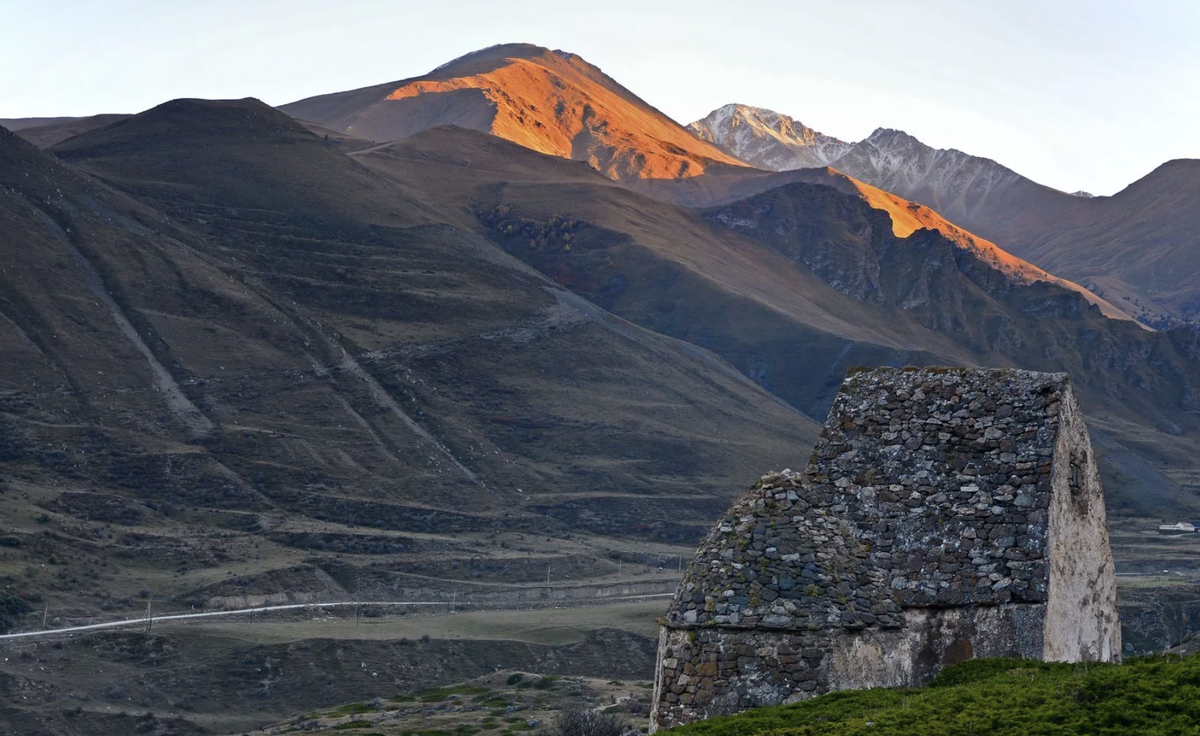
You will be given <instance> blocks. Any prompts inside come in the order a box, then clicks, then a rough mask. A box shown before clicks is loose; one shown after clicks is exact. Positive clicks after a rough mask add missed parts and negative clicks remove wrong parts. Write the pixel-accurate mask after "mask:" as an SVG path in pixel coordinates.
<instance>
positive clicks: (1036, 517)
mask: <svg viewBox="0 0 1200 736" xmlns="http://www.w3.org/2000/svg"><path fill="white" fill-rule="evenodd" d="M1066 390H1068V379H1067V376H1066V374H1061V373H1054V374H1051V373H1034V372H1029V371H1017V370H984V369H945V368H925V369H909V368H906V369H877V370H873V371H865V372H861V373H857V374H854V375H851V376H849V377H847V379H846V381H845V382H844V383H843V385H842V388H841V391H840V393H839V394H838V397H837V399H836V400H835V402H834V405H833V408H832V409H831V411H830V414H829V419H828V420H827V421H826V424H825V429H824V431H823V432H822V435H821V437H820V439H819V440H818V441H817V445H816V447H815V449H814V451H813V454H812V457H811V458H810V460H809V464H808V466H807V468H806V469H805V470H804V472H803V474H800V473H794V472H791V471H783V472H782V473H777V474H770V475H766V476H763V478H762V479H761V480H760V481H759V483H758V484H757V485H755V487H754V489H752V490H751V491H750V492H749V493H747V494H746V495H744V496H743V497H742V498H740V499H739V500H738V501H737V503H736V504H735V505H734V506H733V508H732V509H730V511H729V512H728V513H727V514H726V515H725V516H724V517H723V518H722V520H721V521H720V522H719V523H718V524H717V526H716V527H714V528H713V530H712V531H711V532H710V533H709V535H708V537H707V538H706V539H705V541H704V543H703V544H702V545H701V547H700V549H699V551H698V552H697V554H696V557H695V559H694V560H693V562H692V563H691V565H690V566H689V568H688V572H687V574H686V576H685V577H684V580H683V582H682V584H681V585H680V587H679V590H678V592H677V593H676V597H675V599H674V601H673V602H672V605H671V608H670V610H669V611H668V615H667V626H668V627H676V628H686V627H693V626H721V627H734V628H743V627H744V628H768V629H789V630H811V631H815V630H819V629H826V628H844V629H852V630H853V629H861V628H865V627H867V626H877V627H880V628H891V627H897V626H901V625H902V621H901V617H900V611H901V609H902V608H906V607H956V606H967V605H998V604H1003V603H1010V602H1012V603H1019V602H1028V603H1036V602H1044V601H1045V600H1046V598H1047V592H1048V591H1047V589H1048V580H1049V571H1048V569H1047V561H1046V557H1047V545H1048V510H1047V509H1048V503H1049V498H1050V484H1051V467H1052V461H1053V458H1054V453H1055V442H1056V440H1057V437H1058V425H1059V406H1058V404H1059V402H1060V399H1061V398H1062V396H1063V393H1064V391H1066ZM1071 462H1072V463H1074V460H1071ZM1081 462H1082V461H1081Z"/></svg>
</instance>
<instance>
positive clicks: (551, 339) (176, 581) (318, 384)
mask: <svg viewBox="0 0 1200 736" xmlns="http://www.w3.org/2000/svg"><path fill="white" fill-rule="evenodd" d="M183 108H189V109H190V110H191V113H188V114H184V113H183V110H182V109H183ZM164 112H165V113H166V114H164ZM192 114H194V118H192V119H193V120H194V124H189V123H188V120H189V118H190V117H191V115H192ZM239 119H241V120H242V121H244V122H243V123H242V124H240V125H239V124H237V120H239ZM205 131H207V134H206V133H205ZM88 136H89V137H90V140H85V139H82V138H81V139H78V140H76V141H74V142H72V145H71V146H70V148H69V149H64V150H63V154H64V156H69V157H70V158H71V159H72V160H74V161H75V162H77V164H78V165H79V166H80V167H81V169H86V170H87V171H88V172H90V175H85V174H82V173H80V172H79V170H76V169H73V168H71V167H68V166H65V165H64V164H62V163H61V162H59V161H56V160H54V159H52V158H50V157H48V156H46V155H45V154H43V153H41V152H39V151H38V150H36V149H35V148H33V147H32V146H30V145H29V144H27V143H25V142H23V141H21V140H19V139H17V138H16V137H15V136H13V135H11V134H9V133H8V132H7V131H0V187H2V188H0V224H2V225H3V227H2V228H0V253H2V255H3V259H4V262H5V269H4V273H3V274H0V350H2V351H3V353H4V354H5V355H8V356H13V357H14V360H6V361H0V470H2V472H3V478H4V480H5V481H6V482H7V484H8V485H7V488H9V489H12V488H17V489H20V491H21V492H22V494H24V495H22V496H20V497H14V496H12V495H8V496H6V503H7V502H8V501H11V502H12V503H8V504H7V506H6V507H5V509H4V511H3V515H4V521H5V524H6V528H7V529H11V530H13V533H14V534H17V535H19V538H20V540H21V542H20V545H19V549H16V550H15V551H13V552H6V555H7V557H6V558H5V559H6V560H8V561H9V562H12V565H9V564H8V563H7V562H6V563H5V566H4V567H2V568H0V579H3V580H4V582H5V584H12V585H18V586H20V588H21V589H22V590H30V591H35V592H37V593H38V594H40V595H43V596H45V597H47V598H49V599H51V600H53V601H54V605H53V607H54V608H56V609H57V610H78V612H80V613H87V612H91V611H94V610H95V608H96V606H97V605H98V600H99V598H98V596H109V595H114V596H124V595H130V594H131V592H133V591H136V588H133V589H132V591H131V588H130V586H139V585H140V586H142V587H146V588H150V589H152V590H153V591H154V595H155V599H156V600H159V599H162V600H168V601H173V602H174V605H177V606H178V605H183V606H186V604H188V603H192V604H195V605H197V606H201V607H203V606H204V605H206V604H209V605H216V604H220V603H221V602H223V601H227V600H230V599H233V598H235V597H237V596H244V595H256V596H282V597H283V599H285V600H287V599H288V598H289V596H291V597H298V598H293V599H298V600H307V599H312V598H316V599H318V600H319V599H322V598H324V599H329V598H348V597H352V596H356V595H363V596H366V597H372V596H374V597H388V598H396V597H399V598H401V599H403V598H404V597H405V596H416V595H437V594H440V592H441V591H442V590H456V589H458V588H456V587H454V586H456V585H457V586H461V585H473V584H475V583H473V582H471V581H469V580H468V581H463V582H456V580H455V579H456V578H457V577H459V576H460V575H462V576H465V577H467V578H470V577H471V576H470V575H469V574H468V573H467V572H466V570H470V569H475V565H476V564H477V561H478V560H484V559H486V560H490V562H489V564H488V568H487V569H488V571H489V572H488V575H489V576H491V579H493V580H495V579H499V580H505V581H507V580H517V581H518V582H520V581H524V580H525V576H526V575H527V572H528V571H527V570H526V568H527V567H532V568H534V569H535V572H534V573H533V579H541V577H542V576H544V574H545V563H546V562H547V561H553V562H554V564H555V565H556V568H555V569H556V577H557V576H560V575H567V574H573V575H575V576H578V577H579V578H586V577H588V576H589V575H591V574H592V573H590V572H588V570H593V571H594V570H595V569H596V568H597V566H599V568H600V569H602V570H606V569H607V568H606V567H605V565H606V564H607V563H605V562H603V561H602V560H603V559H604V558H605V557H606V556H607V555H608V554H609V550H610V549H611V548H612V547H613V546H614V545H616V546H620V545H622V544H625V542H622V541H620V540H621V539H626V538H634V539H639V540H643V543H644V542H649V541H651V540H654V541H657V542H660V543H662V542H670V541H673V540H687V541H688V542H689V543H690V540H692V539H694V538H695V536H696V535H698V534H699V533H700V532H701V531H702V530H703V528H704V527H705V526H706V525H707V524H709V523H710V521H711V518H712V517H713V516H714V515H715V514H716V513H718V512H719V510H720V508H721V507H722V506H723V505H724V504H727V503H728V497H729V490H728V489H730V488H736V487H737V483H738V482H742V481H738V480H737V479H739V478H740V479H743V481H744V478H746V477H753V476H754V475H756V474H757V473H758V472H759V468H760V466H761V465H762V464H763V463H764V462H771V463H776V464H789V463H793V462H794V460H789V458H796V457H800V456H801V455H802V453H803V452H805V449H804V448H806V447H807V446H808V445H809V444H810V443H811V440H812V437H813V436H814V431H815V425H814V424H813V423H812V422H811V421H810V420H807V419H805V418H804V417H803V416H801V415H800V414H799V413H798V412H796V411H794V410H792V409H790V408H789V407H787V406H785V405H784V404H782V403H781V402H779V401H778V400H776V399H774V398H773V397H771V396H769V395H768V394H766V393H765V392H764V391H762V390H761V389H759V388H757V387H756V386H754V385H753V384H752V383H751V382H750V381H749V380H747V379H746V378H744V377H742V376H741V375H740V374H739V373H738V372H737V371H735V370H733V369H732V368H731V367H730V366H729V365H728V364H726V363H724V362H722V361H721V360H720V359H718V358H716V357H715V356H714V355H712V354H711V353H708V352H706V351H703V350H699V349H696V348H695V347H693V346H689V345H684V344H681V343H679V342H677V341H674V340H671V339H668V338H664V337H661V336H658V335H654V334H652V333H649V332H647V331H645V330H643V329H640V328H638V327H635V326H633V325H631V324H629V323H627V322H624V321H623V320H620V319H617V318H615V317H613V316H612V315H610V314H607V313H605V312H603V311H602V310H600V309H598V308H597V307H595V306H594V305H592V304H589V303H588V302H586V301H584V300H582V299H579V298H578V297H576V296H575V295H574V294H571V293H570V292H567V291H565V290H563V289H561V288H558V287H557V286H556V285H554V284H553V283H552V282H551V281H549V280H547V279H545V278H543V277H542V276H540V275H539V274H537V273H536V272H534V271H532V270H531V269H529V268H527V267H526V266H524V265H523V264H521V263H520V262H519V261H517V260H515V259H512V258H510V257H509V256H507V255H505V254H504V253H502V252H501V251H499V250H498V249H496V248H495V246H493V245H492V244H490V243H488V242H487V241H485V240H482V239H481V238H479V237H477V236H475V235H473V234H471V233H469V232H464V231H462V230H460V229H457V228H455V227H453V226H451V225H447V224H438V223H437V222H436V219H437V218H436V216H435V215H432V214H431V212H432V211H430V210H427V209H426V208H424V207H423V206H419V205H415V204H412V202H411V200H409V199H407V198H406V197H405V195H404V193H403V192H402V191H401V190H399V189H398V188H396V187H394V186H393V185H391V184H389V183H388V182H387V181H385V180H383V179H382V178H381V177H379V176H378V175H377V174H374V173H372V172H371V171H369V170H367V169H365V168H364V167H362V166H361V165H359V164H357V163H355V162H353V161H351V160H349V159H346V158H345V157H344V156H341V154H338V153H336V151H334V150H333V149H332V148H330V147H329V146H327V145H326V144H325V143H323V142H322V141H321V140H320V139H317V138H314V137H313V136H311V135H310V134H308V133H307V132H305V131H303V130H302V129H299V130H297V129H296V126H295V125H294V124H293V123H292V121H290V120H289V119H287V118H286V117H284V116H282V115H280V114H279V113H277V112H275V111H273V110H271V109H270V108H267V107H266V106H263V105H261V104H259V103H252V102H238V103H197V102H187V103H181V104H179V105H175V106H169V107H167V109H166V110H165V111H164V110H163V109H161V108H160V109H157V110H156V111H151V112H149V113H146V114H145V115H144V116H138V117H135V118H132V119H131V120H129V121H126V122H125V123H122V124H120V129H119V130H118V129H116V128H112V129H106V130H104V131H95V132H93V133H91V134H88ZM138 141H142V142H143V143H142V145H141V146H139V145H138ZM239 172H240V173H242V174H243V175H244V179H243V180H242V184H241V185H240V186H239V185H238V178H237V174H238V173H239ZM273 181H278V182H282V183H281V184H279V187H278V188H277V189H276V188H274V185H272V184H271V182H273ZM114 187H117V188H120V189H123V190H124V192H120V191H115V190H114ZM306 190H310V191H309V192H308V193H305V192H306ZM131 193H132V194H135V195H136V200H135V199H134V198H131V197H130V196H129V194H131ZM293 195H295V196H293ZM343 203H345V204H344V206H343ZM374 207H379V208H380V209H378V210H376V209H372V208H374ZM426 222H428V223H429V224H425V223H426ZM772 458H774V459H772ZM39 515H41V516H44V517H45V518H46V522H45V524H38V523H35V522H34V521H32V519H34V518H35V517H37V516H39ZM106 520H107V521H106ZM114 523H115V524H118V525H119V526H121V528H123V529H124V531H123V532H122V533H121V534H120V535H116V539H115V540H112V541H110V539H112V538H111V537H110V536H108V535H107V534H105V533H103V530H104V529H106V524H114ZM522 533H532V534H533V535H534V536H533V537H531V541H530V542H528V543H523V544H522V545H521V547H522V551H521V552H520V553H516V552H513V553H511V554H510V553H509V552H508V551H506V547H505V546H502V543H503V544H504V545H507V544H508V543H509V542H508V541H505V540H509V541H512V540H515V539H516V535H517V534H522ZM567 534H570V535H572V537H573V540H572V541H570V542H566V541H564V540H562V539H561V537H562V536H564V535H567ZM506 535H511V539H510V537H509V536H506ZM217 539H220V540H221V541H220V542H219V543H217V542H216V541H214V540H217ZM114 545H116V546H114ZM128 549H136V550H138V551H139V553H140V554H139V555H137V556H136V557H129V556H128V555H126V556H122V555H123V554H125V553H122V552H121V550H128ZM531 554H533V555H534V556H533V557H532V558H531V557H530V555H531ZM31 555H34V556H39V555H40V557H39V559H44V558H45V557H46V556H47V555H58V556H59V557H60V558H61V559H64V560H71V562H70V565H71V567H69V568H68V569H69V570H70V572H69V573H64V575H63V576H56V574H54V572H55V571H50V570H42V569H39V568H36V567H29V568H28V569H26V568H25V567H24V562H25V561H28V560H31V559H34V558H33V557H31ZM531 559H532V560H534V561H533V562H531ZM171 560H175V562H171ZM101 563H103V564H101ZM63 564H67V563H65V562H64V563H63ZM460 564H462V565H463V566H464V568H463V570H464V572H462V573H458V572H456V570H458V569H459V565H460ZM231 566H235V567H236V569H237V570H239V576H240V578H239V580H240V582H234V581H233V579H232V577H231V572H232V570H233V569H234V567H231ZM23 570H24V571H25V572H22V571H23ZM181 570H182V571H181ZM413 570H418V571H420V572H419V575H415V576H414V575H411V574H409V573H410V572H411V571H413ZM88 571H90V572H88ZM183 572H187V573H188V574H187V575H186V576H184V575H183ZM445 578H450V580H449V581H446V580H444V579H445ZM514 595H515V594H514ZM134 607H136V604H135V606H134ZM142 608H144V605H143V606H142Z"/></svg>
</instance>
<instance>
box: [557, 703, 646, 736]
mask: <svg viewBox="0 0 1200 736" xmlns="http://www.w3.org/2000/svg"><path fill="white" fill-rule="evenodd" d="M627 731H629V721H628V720H627V719H626V718H625V716H624V715H622V714H620V713H614V712H612V711H594V710H591V709H588V708H584V707H580V706H571V707H569V708H567V709H566V710H563V711H560V712H559V713H558V715H557V716H555V717H554V721H553V722H552V723H551V724H550V736H621V735H622V734H624V733H625V732H627Z"/></svg>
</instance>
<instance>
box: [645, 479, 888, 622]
mask: <svg viewBox="0 0 1200 736" xmlns="http://www.w3.org/2000/svg"><path fill="white" fill-rule="evenodd" d="M818 495H819V491H817V490H815V489H813V488H805V486H804V484H803V482H802V476H801V475H800V474H799V473H794V472H792V471H791V470H784V471H783V472H781V473H771V474H768V475H764V476H763V477H762V478H761V479H760V480H759V481H758V483H757V484H756V485H755V486H754V488H753V490H751V491H750V492H749V493H747V494H746V495H744V496H742V498H740V499H739V500H738V502H737V503H736V504H734V506H733V508H732V509H730V510H729V512H728V513H726V514H725V516H724V518H722V519H721V521H720V522H718V523H717V525H716V526H715V527H714V528H713V530H712V531H711V532H710V533H709V535H708V537H707V539H705V541H704V544H703V545H702V546H701V552H700V554H698V555H697V557H696V559H695V561H693V563H692V564H691V566H690V567H689V568H688V574H687V577H686V578H685V579H684V581H683V584H682V585H680V587H679V589H678V591H677V592H676V595H675V600H674V603H673V605H672V606H671V610H670V611H669V612H668V614H667V620H668V622H669V623H671V624H679V625H691V624H699V625H718V626H728V627H747V628H765V629H802V630H807V631H816V630H818V629H825V628H849V629H861V628H864V627H866V626H870V625H875V624H878V625H880V626H892V627H894V626H899V625H900V618H899V612H900V608H899V606H898V605H897V604H896V602H895V600H894V599H893V597H892V595H891V591H890V589H889V588H888V587H887V580H886V579H885V574H884V573H883V571H881V570H879V569H876V568H874V567H872V566H871V565H870V564H869V555H870V548H869V547H868V545H866V544H864V543H863V542H862V540H860V539H859V538H858V537H857V536H856V534H855V530H854V528H853V527H852V526H851V525H850V524H848V523H847V522H846V521H845V520H844V519H842V518H840V517H839V516H835V515H834V514H833V513H831V510H830V509H829V508H828V498H820V499H818V498H817V496H818Z"/></svg>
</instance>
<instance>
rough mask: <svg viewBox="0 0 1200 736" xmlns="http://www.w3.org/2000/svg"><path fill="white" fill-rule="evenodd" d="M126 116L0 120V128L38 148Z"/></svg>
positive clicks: (46, 146) (47, 146)
mask: <svg viewBox="0 0 1200 736" xmlns="http://www.w3.org/2000/svg"><path fill="white" fill-rule="evenodd" d="M127 117H129V116H128V115H92V116H90V117H85V118H17V119H3V120H0V126H3V127H5V128H8V130H10V131H12V132H14V133H16V134H17V135H19V136H21V137H22V138H24V139H25V140H27V141H29V142H30V143H32V144H33V145H35V146H37V147H38V148H49V147H50V146H52V145H54V144H55V143H59V142H61V141H65V140H66V139H68V138H70V137H72V136H76V135H79V134H80V133H86V132H88V131H89V130H95V129H96V128H101V127H104V126H105V125H108V124H109V123H115V122H117V121H118V120H124V119H125V118H127Z"/></svg>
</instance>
